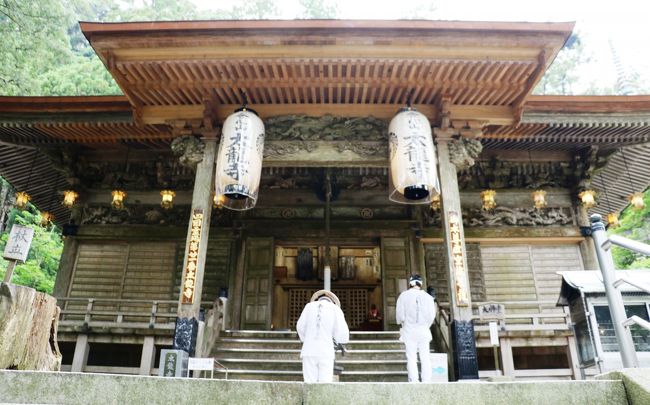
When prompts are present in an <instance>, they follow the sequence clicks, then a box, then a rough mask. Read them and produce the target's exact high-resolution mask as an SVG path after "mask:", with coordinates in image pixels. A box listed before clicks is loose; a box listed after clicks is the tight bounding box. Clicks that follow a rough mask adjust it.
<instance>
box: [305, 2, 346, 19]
mask: <svg viewBox="0 0 650 405" xmlns="http://www.w3.org/2000/svg"><path fill="white" fill-rule="evenodd" d="M300 6H301V7H302V8H303V10H302V13H301V14H300V16H299V17H300V18H304V19H310V18H336V16H337V15H338V14H339V8H338V5H337V4H332V3H329V2H328V1H327V0H300Z"/></svg>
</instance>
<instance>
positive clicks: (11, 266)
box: [3, 260, 16, 283]
mask: <svg viewBox="0 0 650 405" xmlns="http://www.w3.org/2000/svg"><path fill="white" fill-rule="evenodd" d="M8 262H9V264H8V265H7V272H6V273H5V278H4V281H3V282H5V283H11V276H13V274H14V269H15V268H16V260H8Z"/></svg>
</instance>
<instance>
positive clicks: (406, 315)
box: [396, 288, 436, 342]
mask: <svg viewBox="0 0 650 405" xmlns="http://www.w3.org/2000/svg"><path fill="white" fill-rule="evenodd" d="M435 317H436V303H435V301H434V300H433V297H432V296H430V295H429V294H427V293H426V292H424V291H422V290H420V289H417V288H411V289H409V290H406V291H404V292H403V293H401V294H400V296H399V297H398V298H397V308H396V318H397V319H396V320H397V323H398V324H400V325H402V329H401V330H400V340H401V341H402V342H405V341H406V340H416V341H418V340H421V339H428V341H429V342H430V341H431V339H432V336H431V325H433V321H434V320H435Z"/></svg>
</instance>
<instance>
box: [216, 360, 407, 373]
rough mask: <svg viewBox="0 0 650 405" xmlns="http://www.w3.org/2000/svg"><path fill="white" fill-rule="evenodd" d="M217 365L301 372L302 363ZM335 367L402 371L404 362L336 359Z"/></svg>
mask: <svg viewBox="0 0 650 405" xmlns="http://www.w3.org/2000/svg"><path fill="white" fill-rule="evenodd" d="M218 361H219V363H221V364H222V365H224V366H225V367H226V368H228V369H241V370H268V371H279V370H283V371H291V370H294V371H301V370H302V361H301V360H300V359H241V358H222V359H218ZM336 365H337V366H340V367H343V369H344V371H345V372H360V371H373V372H374V371H391V372H392V371H404V370H406V360H405V359H403V360H367V359H362V360H348V359H337V360H336Z"/></svg>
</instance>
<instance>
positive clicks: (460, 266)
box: [448, 211, 469, 307]
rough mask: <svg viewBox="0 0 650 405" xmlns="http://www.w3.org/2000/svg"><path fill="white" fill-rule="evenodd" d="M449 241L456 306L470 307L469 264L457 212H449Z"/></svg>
mask: <svg viewBox="0 0 650 405" xmlns="http://www.w3.org/2000/svg"><path fill="white" fill-rule="evenodd" d="M448 215H449V236H450V238H449V240H450V245H451V246H450V247H451V249H450V251H451V257H450V258H449V260H451V268H452V269H453V272H454V280H455V283H456V285H455V287H456V291H455V292H456V305H458V306H459V307H464V306H468V305H469V280H468V277H467V263H466V260H465V249H464V248H463V246H464V243H463V235H462V233H461V229H460V216H459V215H458V213H457V212H456V211H449V212H448Z"/></svg>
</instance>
